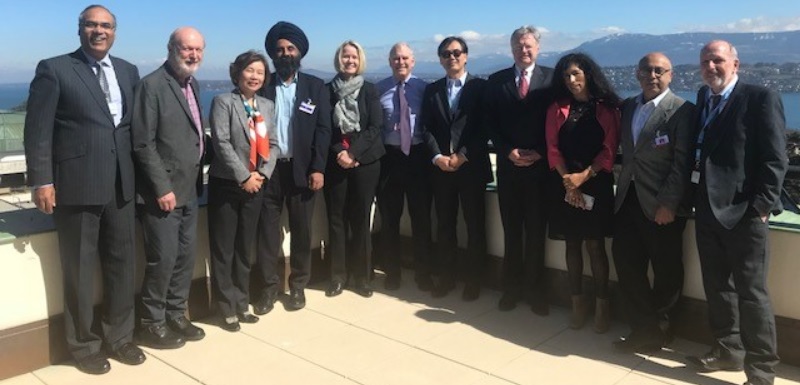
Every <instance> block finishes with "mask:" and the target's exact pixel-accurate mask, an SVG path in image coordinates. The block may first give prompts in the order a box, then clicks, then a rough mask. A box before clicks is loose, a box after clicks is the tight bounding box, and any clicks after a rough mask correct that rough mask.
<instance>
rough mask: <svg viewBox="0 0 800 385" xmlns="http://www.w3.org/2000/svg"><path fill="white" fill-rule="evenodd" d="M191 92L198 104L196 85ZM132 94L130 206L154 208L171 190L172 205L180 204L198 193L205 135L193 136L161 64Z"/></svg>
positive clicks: (181, 99)
mask: <svg viewBox="0 0 800 385" xmlns="http://www.w3.org/2000/svg"><path fill="white" fill-rule="evenodd" d="M192 88H193V90H194V93H195V99H197V101H198V103H199V102H200V97H199V96H198V94H197V92H198V90H199V86H198V84H197V81H195V80H192ZM135 95H136V96H135V98H134V101H135V102H134V105H133V118H132V122H131V128H132V132H133V151H134V154H135V156H136V166H137V168H136V179H137V183H136V203H144V204H148V205H156V206H157V201H156V199H158V198H159V197H162V196H164V195H166V194H167V193H169V192H170V191H172V192H173V193H174V194H175V198H176V201H177V203H176V204H177V207H181V206H184V205H186V203H187V202H190V201H192V200H194V199H197V196H198V195H199V193H201V192H202V183H203V178H202V174H203V167H202V165H203V162H202V159H201V158H202V155H203V154H201V153H200V146H201V142H202V141H203V140H204V139H205V137H204V136H200V135H198V131H197V127H196V126H195V123H194V121H193V120H192V113H191V111H190V110H189V104H188V102H187V101H186V96H184V94H183V91H182V90H181V88H180V85H179V83H178V81H177V80H175V78H174V77H173V76H172V74H171V73H170V70H169V69H168V68H167V64H166V63H164V65H162V66H161V67H159V68H158V69H156V70H155V71H153V72H152V73H151V74H149V75H147V76H145V77H144V78H143V79H142V81H141V82H140V83H139V85H138V86H137V87H136V93H135ZM201 112H202V108H201Z"/></svg>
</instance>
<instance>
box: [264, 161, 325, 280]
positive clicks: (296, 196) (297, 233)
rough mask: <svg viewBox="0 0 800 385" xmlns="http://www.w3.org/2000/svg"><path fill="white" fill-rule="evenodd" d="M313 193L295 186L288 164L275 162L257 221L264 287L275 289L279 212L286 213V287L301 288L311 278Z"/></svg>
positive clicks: (279, 240) (278, 253)
mask: <svg viewBox="0 0 800 385" xmlns="http://www.w3.org/2000/svg"><path fill="white" fill-rule="evenodd" d="M315 196H316V194H315V192H314V191H311V190H310V189H309V188H308V187H307V186H303V187H297V186H295V184H294V179H293V177H292V161H288V162H278V164H277V166H276V167H275V171H273V173H272V178H271V179H270V180H269V182H268V183H267V187H266V188H265V189H264V200H263V205H262V206H261V214H260V215H259V219H258V233H257V234H258V235H257V236H256V237H257V239H258V242H257V244H258V246H257V248H256V256H257V258H258V264H259V266H260V267H261V274H262V276H263V278H264V283H265V285H266V287H265V288H264V290H278V288H279V285H278V284H279V278H278V258H279V257H280V254H281V245H282V243H283V239H282V237H281V213H282V212H283V206H284V204H285V205H286V209H287V210H288V211H289V233H290V237H291V239H290V244H289V257H290V259H289V264H290V266H291V270H292V272H291V274H290V276H289V287H290V288H291V289H304V288H305V287H306V285H308V280H309V278H311V217H312V216H313V214H314V197H315Z"/></svg>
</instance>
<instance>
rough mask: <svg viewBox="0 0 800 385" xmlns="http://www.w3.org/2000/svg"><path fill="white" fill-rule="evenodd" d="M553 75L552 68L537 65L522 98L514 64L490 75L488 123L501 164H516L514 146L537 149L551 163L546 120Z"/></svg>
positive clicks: (486, 123) (486, 120)
mask: <svg viewBox="0 0 800 385" xmlns="http://www.w3.org/2000/svg"><path fill="white" fill-rule="evenodd" d="M552 77H553V69H552V68H548V67H543V66H540V65H538V64H537V65H536V66H535V67H534V69H533V73H532V74H531V82H530V86H529V88H528V95H527V96H526V97H525V98H524V99H521V98H520V97H519V93H518V91H517V85H516V83H515V82H514V67H513V66H512V67H511V68H506V69H504V70H501V71H498V72H496V73H494V74H492V75H491V76H489V80H488V82H487V84H486V92H485V93H484V95H485V103H484V105H485V111H486V113H485V114H484V124H485V126H486V129H487V131H488V133H489V138H490V139H491V140H492V143H493V144H494V147H495V149H496V151H497V166H498V167H513V164H512V163H511V161H510V160H508V154H509V153H511V150H512V149H514V148H523V149H528V150H536V152H538V153H539V155H541V156H542V158H543V159H542V160H544V162H542V164H546V163H547V161H546V158H547V145H546V143H545V133H544V131H545V130H544V122H545V115H546V112H547V106H548V105H549V104H550V100H549V97H548V96H547V94H546V92H545V88H546V87H547V86H549V85H550V81H551V79H552ZM537 163H539V162H537ZM545 168H547V167H545Z"/></svg>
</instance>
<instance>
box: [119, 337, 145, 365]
mask: <svg viewBox="0 0 800 385" xmlns="http://www.w3.org/2000/svg"><path fill="white" fill-rule="evenodd" d="M110 356H111V358H113V359H115V360H117V361H119V362H122V363H123V364H126V365H139V364H141V363H143V362H144V360H145V359H146V357H145V356H144V352H142V349H139V347H138V346H136V345H134V344H132V343H130V342H128V343H125V344H122V346H120V347H119V348H117V349H116V350H112V351H111V353H110Z"/></svg>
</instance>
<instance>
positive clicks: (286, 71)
mask: <svg viewBox="0 0 800 385" xmlns="http://www.w3.org/2000/svg"><path fill="white" fill-rule="evenodd" d="M264 48H265V49H266V51H267V54H268V55H269V57H270V58H271V59H272V63H273V66H274V67H275V73H273V74H272V75H271V77H270V81H269V83H267V85H266V86H265V87H264V88H263V89H262V90H261V92H260V93H261V95H262V96H264V97H266V98H267V99H269V100H272V101H273V102H275V116H274V117H272V116H269V117H267V118H268V119H275V122H276V131H277V140H278V148H279V150H280V151H278V152H277V153H270V156H274V157H275V158H276V160H277V166H276V167H275V171H274V173H273V174H272V178H271V179H270V180H269V181H268V182H267V183H266V188H265V192H264V203H263V206H262V210H261V217H260V219H259V222H258V232H259V234H262V235H261V236H259V237H258V240H259V241H258V247H257V258H258V264H259V265H260V267H261V273H262V275H263V278H264V282H265V285H264V287H263V288H262V290H261V294H260V297H259V298H257V300H256V301H255V303H254V304H253V312H254V313H256V314H258V315H263V314H266V313H268V312H269V311H270V310H272V308H273V306H274V304H275V301H276V299H277V297H278V292H279V279H278V272H277V264H278V257H279V254H280V250H281V244H282V241H281V225H280V218H281V211H282V209H283V205H284V204H285V205H286V207H287V209H288V211H289V232H290V234H291V235H290V236H291V246H290V254H289V256H290V261H291V270H292V272H291V275H290V276H289V289H290V293H289V300H288V301H287V302H286V303H285V304H284V306H285V307H286V309H287V310H299V309H302V308H303V307H305V305H306V298H305V293H304V291H303V289H304V288H305V287H306V285H307V284H308V280H309V277H310V275H311V216H312V214H313V212H314V196H315V195H316V192H317V191H318V190H321V189H322V186H323V184H324V175H323V174H324V172H325V164H326V162H327V157H328V146H329V145H330V139H331V113H330V108H331V106H330V102H329V98H330V97H329V94H328V92H327V90H326V88H325V83H324V82H323V81H322V79H319V78H317V77H315V76H312V75H308V74H305V73H301V72H299V70H300V61H301V60H302V58H303V57H304V56H305V55H306V53H308V38H306V35H305V33H303V30H301V29H300V28H299V27H297V26H296V25H294V24H292V23H289V22H285V21H281V22H278V23H276V24H275V25H274V26H272V28H270V30H269V32H267V38H266V41H265V43H264Z"/></svg>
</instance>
